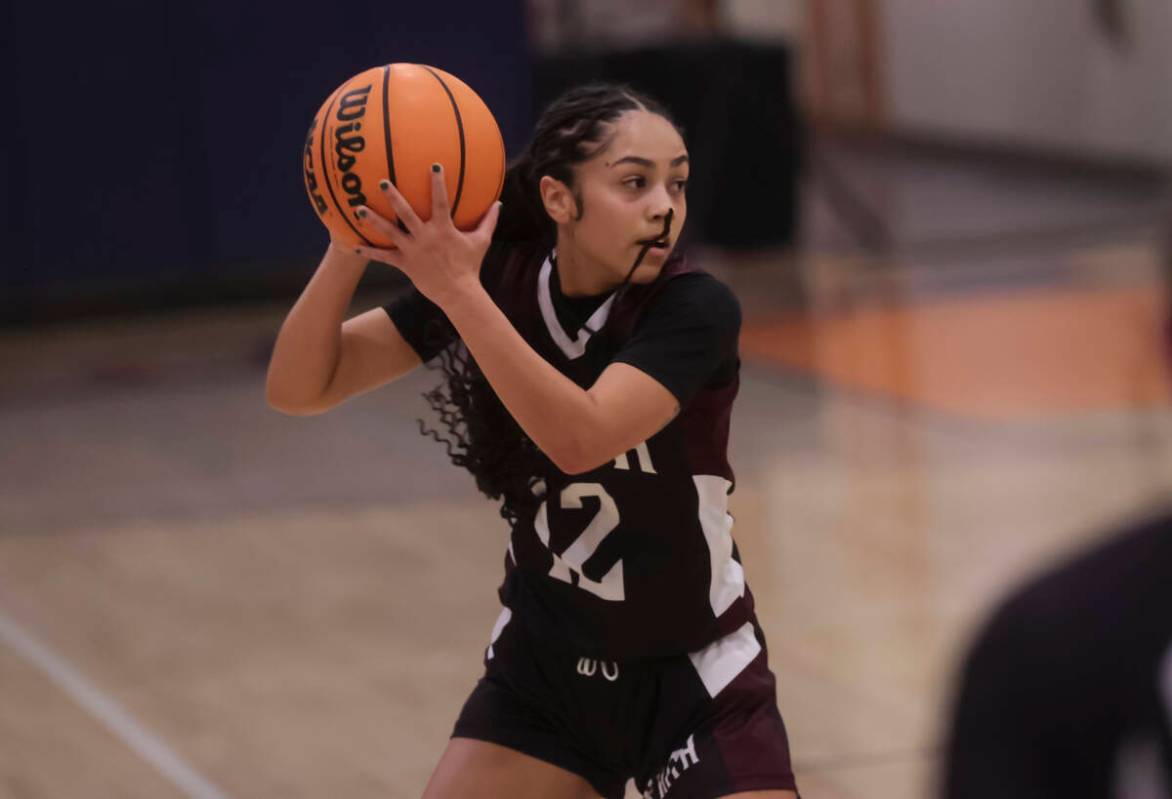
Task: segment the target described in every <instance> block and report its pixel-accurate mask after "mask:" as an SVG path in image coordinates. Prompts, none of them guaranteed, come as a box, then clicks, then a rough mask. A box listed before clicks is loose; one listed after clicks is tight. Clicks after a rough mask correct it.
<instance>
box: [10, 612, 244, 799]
mask: <svg viewBox="0 0 1172 799" xmlns="http://www.w3.org/2000/svg"><path fill="white" fill-rule="evenodd" d="M0 640H3V641H4V642H5V643H7V644H8V645H9V646H10V647H12V648H13V649H14V650H16V653H17V654H19V655H20V656H21V657H23V658H24V659H25V660H26V661H28V662H29V663H32V664H33V665H35V666H37V667H38V668H40V669H41V671H43V672H44V673H45V674H46V675H47V676H48V677H49V679H50V680H52V681H53V682H54V683H55V684H56V685H57V687H58V688H60V689H61V690H63V691H65V693H67V694H69V695H70V696H71V697H72V698H73V700H74V701H75V702H77V704H79V705H81V706H82V707H83V708H84V709H85V710H87V711H89V713H90V715H92V716H94V717H95V718H96V719H97V720H98V721H100V722H102V724H104V725H106V727H107V728H108V729H109V730H110V731H111V732H113V733H114V735H116V736H117V737H118V738H120V739H121V740H122V742H123V743H125V744H126V745H127V746H129V747H130V748H131V749H132V750H134V752H136V753H137V754H138V755H139V757H141V758H142V759H143V760H146V761H147V762H148V763H150V764H151V765H152V766H154V767H155V769H156V770H157V771H158V772H159V773H160V774H162V775H163V776H164V777H166V778H167V779H168V780H170V782H171V784H173V785H174V786H175V787H176V788H178V789H179V790H180V791H182V792H183V793H184V794H186V795H187V796H190V797H192V799H228V795H227V794H225V793H224V792H223V791H221V790H220V789H219V788H217V787H216V786H215V785H213V784H212V783H211V782H210V781H208V780H207V779H205V778H204V777H202V776H201V775H200V774H199V773H198V772H196V771H195V769H193V768H191V766H189V765H187V763H185V762H184V761H183V758H181V757H180V756H179V755H177V754H176V753H175V752H174V751H173V750H172V749H171V747H169V746H167V744H166V743H164V742H163V740H162V739H161V738H159V737H158V736H157V735H155V734H154V733H152V732H150V730H148V729H146V728H145V727H143V726H142V724H140V723H139V722H137V721H136V720H135V719H134V717H133V716H131V715H130V714H129V713H128V712H126V711H125V710H124V709H123V708H122V707H121V706H120V705H119V704H118V703H117V702H115V701H114V700H113V699H111V698H110V697H108V696H106V695H105V694H103V693H102V692H101V691H100V690H99V689H98V688H97V687H96V686H94V685H93V683H91V682H89V680H87V679H86V678H85V677H83V676H82V675H81V674H79V673H78V672H77V671H76V670H74V669H73V667H71V666H70V665H69V664H68V663H67V662H66V661H65V659H64V658H62V657H60V656H59V655H57V654H56V653H55V652H54V651H53V650H51V649H49V648H48V647H47V646H45V645H44V644H42V643H41V642H40V641H38V640H36V639H35V638H33V637H32V636H31V635H29V633H27V632H25V631H24V630H22V629H21V628H20V626H19V625H17V623H16V622H14V621H13V620H12V619H10V618H9V617H8V616H6V615H5V614H4V612H3V611H0Z"/></svg>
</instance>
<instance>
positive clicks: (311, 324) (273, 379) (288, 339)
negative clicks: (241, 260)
mask: <svg viewBox="0 0 1172 799" xmlns="http://www.w3.org/2000/svg"><path fill="white" fill-rule="evenodd" d="M365 268H366V261H365V259H363V258H360V257H358V256H356V255H354V254H353V253H349V252H346V251H345V249H344V248H340V247H335V246H334V245H330V247H329V249H327V250H326V254H325V257H323V258H322V261H321V264H320V265H319V266H318V268H317V271H316V272H314V274H313V277H312V278H310V280H309V283H308V284H307V285H306V287H305V290H304V291H302V292H301V296H300V297H298V299H297V302H296V303H295V304H294V305H293V308H292V310H290V311H289V315H288V316H286V317H285V321H284V323H283V324H282V325H281V331H280V333H278V334H277V341H276V344H275V345H274V346H273V354H272V358H271V359H270V360H269V370H268V377H267V380H266V383H265V394H266V397H267V398H268V402H269V405H271V406H272V407H274V408H276V409H278V410H281V411H285V412H288V413H296V412H297V411H298V409H299V408H303V407H306V406H308V405H310V404H312V403H313V401H314V400H316V399H317V398H318V397H320V396H321V395H322V393H323V392H324V391H325V390H326V387H327V386H328V385H329V383H330V379H331V378H332V377H333V374H334V370H335V369H336V368H337V365H338V358H339V353H340V349H341V340H342V321H343V320H344V318H345V316H346V311H347V310H348V309H349V307H350V301H351V300H352V299H353V298H354V290H355V289H356V288H357V287H358V283H359V281H360V280H361V279H362V273H363V271H364V270H365Z"/></svg>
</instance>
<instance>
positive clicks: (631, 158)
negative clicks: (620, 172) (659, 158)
mask: <svg viewBox="0 0 1172 799" xmlns="http://www.w3.org/2000/svg"><path fill="white" fill-rule="evenodd" d="M687 163H690V162H689V161H688V156H687V155H680V156H676V157H675V158H673V159H671V166H679V165H680V164H687ZM619 164H638V165H639V166H643V167H647V168H648V169H653V168H654V167H655V162H654V161H652V160H651V159H650V158H642V157H640V156H638V155H627V156H624V157H622V158H620V159H619V160H617V161H614V162H613V163H611V164H610V166H611V167H616V166H618V165H619Z"/></svg>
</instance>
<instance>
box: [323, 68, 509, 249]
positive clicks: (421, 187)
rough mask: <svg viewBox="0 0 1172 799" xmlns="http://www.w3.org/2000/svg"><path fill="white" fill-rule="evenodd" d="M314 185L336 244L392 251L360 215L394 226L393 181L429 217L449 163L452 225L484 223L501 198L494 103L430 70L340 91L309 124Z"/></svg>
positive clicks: (384, 75)
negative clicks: (439, 177)
mask: <svg viewBox="0 0 1172 799" xmlns="http://www.w3.org/2000/svg"><path fill="white" fill-rule="evenodd" d="M303 162H304V163H303V166H304V172H305V189H306V191H308V192H309V199H310V202H312V203H313V208H314V210H315V211H316V212H317V215H318V217H319V218H320V219H321V221H322V222H323V223H324V224H325V226H326V227H327V228H328V229H329V231H330V233H331V235H332V237H333V238H334V239H335V240H336V241H340V242H343V243H347V244H368V245H373V246H376V247H388V246H390V242H389V241H383V240H380V238H381V237H379V236H377V235H376V234H374V233H373V232H372V231H371V230H370V225H366V226H364V227H360V226H359V225H358V223H357V217H356V216H355V211H356V210H357V209H358V207H359V206H362V205H365V206H367V207H368V208H371V209H373V210H374V211H375V212H376V213H378V214H380V215H382V216H384V217H385V218H387V219H390V220H392V221H394V220H395V213H394V211H392V210H391V206H390V203H389V202H388V201H387V199H386V197H385V195H384V194H383V192H382V191H381V190H380V189H379V187H378V184H379V181H381V180H383V179H384V178H389V179H390V180H391V182H392V183H394V184H395V186H396V187H398V189H399V191H400V192H401V193H402V194H403V196H404V197H405V198H406V199H407V201H408V202H409V203H411V207H412V208H414V209H415V212H416V213H417V214H419V216H420V218H421V219H428V218H430V217H431V165H432V164H434V163H439V164H442V165H443V167H444V177H445V180H446V184H447V189H448V201H449V203H450V206H451V210H452V219H453V221H454V222H455V225H456V227H458V228H459V229H461V230H471V229H473V228H475V227H476V225H477V224H478V223H479V222H480V220H481V218H482V217H483V216H484V214H485V212H487V211H488V209H489V207H490V206H491V205H492V204H493V203H494V202H496V200H497V198H498V197H500V193H501V186H502V184H503V182H504V177H505V146H504V140H503V139H502V138H501V133H500V129H499V128H498V127H497V123H496V119H495V118H494V117H493V115H492V112H491V111H489V109H488V106H487V105H485V104H484V101H483V100H481V99H480V97H479V96H478V95H477V94H476V92H474V91H472V89H470V88H468V86H467V85H466V84H465V83H464V82H463V81H461V80H460V79H459V78H457V77H455V76H453V75H450V74H448V73H447V72H444V71H443V70H440V69H436V68H435V67H429V66H426V65H424V64H387V65H385V66H381V67H374V68H372V69H368V70H366V71H365V72H361V73H359V74H357V75H355V76H354V77H352V78H350V80H348V81H346V82H345V83H343V84H342V85H341V86H339V87H338V88H337V89H335V90H334V92H333V94H331V95H330V96H329V97H328V98H327V99H326V101H325V102H324V103H323V104H322V106H321V109H320V110H319V111H318V112H317V116H315V117H314V119H313V122H312V123H311V124H310V126H309V135H308V136H306V139H305V152H304V154H303Z"/></svg>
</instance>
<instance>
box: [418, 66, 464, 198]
mask: <svg viewBox="0 0 1172 799" xmlns="http://www.w3.org/2000/svg"><path fill="white" fill-rule="evenodd" d="M423 68H424V69H426V70H427V71H428V72H430V73H431V75H432V77H433V78H435V79H436V80H438V81H439V85H440V86H442V87H443V90H444V93H445V94H446V95H447V96H448V100H449V101H450V102H451V104H452V111H453V113H455V115H456V129H457V130H458V131H459V133H460V176H459V179H458V180H457V182H456V199H455V200H453V201H452V218H453V219H455V218H456V209H457V208H459V207H460V195H462V194H463V193H464V119H463V118H462V117H461V116H460V106H459V104H458V103H456V98H455V96H454V95H453V94H452V90H451V89H449V88H448V84H446V83H444V79H443V78H441V77H440V76H439V75H438V74H436V72H435V70H433V69H432V68H431V67H428V66H424V67H423Z"/></svg>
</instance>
